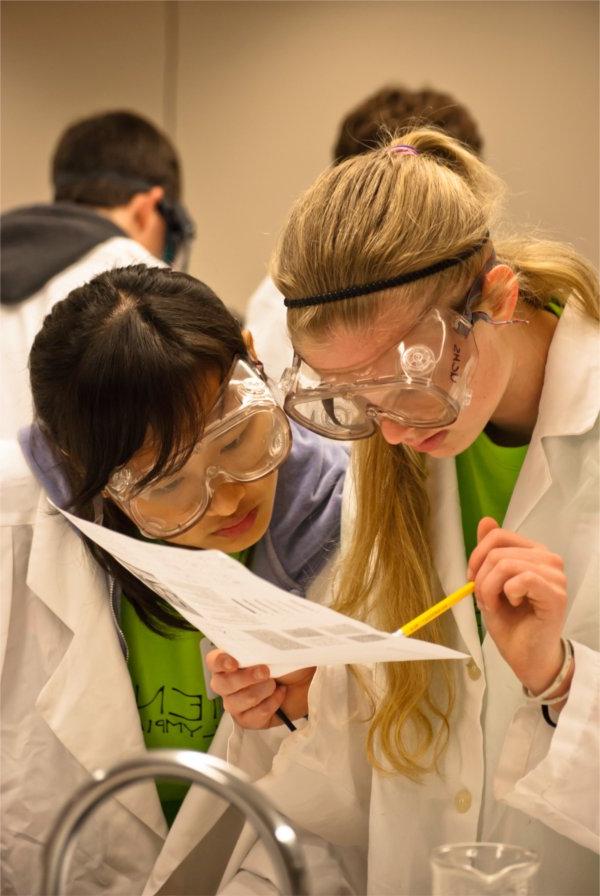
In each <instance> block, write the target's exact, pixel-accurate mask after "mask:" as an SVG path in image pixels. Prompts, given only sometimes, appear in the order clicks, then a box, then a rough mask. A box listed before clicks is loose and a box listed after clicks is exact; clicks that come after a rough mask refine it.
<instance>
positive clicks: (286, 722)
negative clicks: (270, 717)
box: [275, 709, 297, 731]
mask: <svg viewBox="0 0 600 896" xmlns="http://www.w3.org/2000/svg"><path fill="white" fill-rule="evenodd" d="M275 715H276V716H277V718H279V719H281V721H282V722H283V724H284V725H287V727H288V728H289V729H290V731H296V730H297V728H296V726H295V725H294V723H293V722H290V720H289V719H288V717H287V716H286V714H285V713H284V711H283V710H282V709H278V710H277V711H276V712H275Z"/></svg>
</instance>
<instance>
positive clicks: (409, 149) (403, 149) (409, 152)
mask: <svg viewBox="0 0 600 896" xmlns="http://www.w3.org/2000/svg"><path fill="white" fill-rule="evenodd" d="M393 152H399V153H400V154H401V155H403V156H418V155H419V150H418V149H415V148H414V146H407V145H406V143H399V144H398V146H392V148H391V149H390V154H391V153H393Z"/></svg>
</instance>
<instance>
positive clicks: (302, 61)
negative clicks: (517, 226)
mask: <svg viewBox="0 0 600 896" xmlns="http://www.w3.org/2000/svg"><path fill="white" fill-rule="evenodd" d="M2 18H3V29H2V51H3V52H2V81H3V86H2V91H3V93H2V207H3V208H7V207H10V206H12V205H15V204H18V203H23V202H29V201H32V200H37V199H40V198H42V199H45V198H47V197H48V195H49V192H48V184H47V166H48V156H49V153H50V151H51V147H52V145H53V143H54V141H55V140H56V138H57V136H58V134H59V133H60V131H61V130H62V129H63V128H64V126H65V125H66V124H67V123H68V122H69V121H70V120H72V119H73V118H74V117H77V116H80V115H84V114H88V113H90V112H93V111H96V110H100V109H106V108H109V107H117V106H118V107H129V108H133V109H136V110H138V111H140V112H142V113H143V114H146V115H149V116H150V117H152V118H153V119H154V120H155V121H156V122H157V123H158V124H161V125H163V126H165V127H166V128H167V129H168V130H169V132H170V133H171V134H172V136H173V137H174V139H175V140H176V142H177V144H178V146H179V148H180V151H181V154H182V159H183V163H184V170H185V179H186V202H187V204H188V206H189V207H190V209H191V211H192V213H193V214H194V216H195V217H196V220H197V223H198V231H199V239H198V242H197V245H196V247H195V251H194V255H193V260H192V273H194V274H196V275H197V276H200V277H202V278H203V279H205V280H206V281H207V282H208V283H209V284H210V285H211V286H213V288H214V289H216V291H217V292H219V294H220V295H221V296H222V297H223V298H224V299H225V300H226V301H227V302H229V303H230V304H232V305H234V306H236V307H237V308H239V309H243V307H244V305H245V303H246V300H247V298H248V295H249V294H250V292H251V291H252V289H253V288H254V286H255V285H256V283H257V282H258V280H259V279H260V278H261V276H262V275H263V273H264V271H265V267H266V262H267V259H268V256H269V253H270V250H271V248H272V245H273V240H274V236H275V234H276V233H277V230H278V228H279V226H280V225H281V222H282V220H283V218H284V215H285V212H286V209H287V207H288V206H289V204H290V202H291V201H292V199H293V198H294V196H295V195H296V194H297V193H298V192H299V191H300V190H301V189H303V188H304V187H305V186H307V185H308V184H309V183H310V182H311V180H312V179H313V178H314V176H315V175H316V174H317V173H318V171H319V170H320V169H321V168H322V167H323V166H324V165H325V164H326V163H327V162H328V158H329V151H330V147H331V144H332V142H333V136H334V132H335V129H336V126H337V123H338V121H339V118H340V117H341V115H342V114H344V113H345V112H346V111H347V110H348V109H349V108H350V107H351V106H352V105H353V104H354V103H355V102H356V101H357V100H360V99H362V98H363V97H364V96H366V95H367V94H368V93H369V92H370V91H372V90H374V89H375V88H377V87H379V86H381V85H382V84H384V83H388V82H392V81H402V82H404V83H406V84H407V85H409V86H412V87H417V86H421V85H423V84H424V83H427V84H430V85H432V86H435V87H444V88H446V89H447V90H449V91H450V92H452V93H454V94H455V95H456V96H457V97H458V98H460V99H461V100H462V101H463V102H465V103H466V104H467V105H468V106H469V107H470V108H471V110H472V111H473V113H474V114H475V116H476V117H477V119H478V120H479V122H480V125H481V129H482V132H483V133H484V135H485V137H486V144H487V158H488V160H489V161H490V162H491V163H492V164H493V165H494V166H495V167H496V168H497V169H498V171H499V172H500V173H501V174H502V175H503V176H504V177H505V178H506V180H507V182H508V185H509V190H510V197H509V207H508V210H509V212H510V214H511V216H512V217H513V218H514V219H515V220H516V221H519V222H523V221H528V222H531V223H533V224H536V225H538V224H539V225H542V226H543V227H545V228H546V229H547V230H549V231H550V233H551V234H553V235H555V236H557V237H560V238H564V239H567V240H570V241H571V242H573V243H574V244H575V245H576V246H577V247H578V248H579V249H580V250H581V251H583V252H585V253H586V254H587V255H588V257H590V258H592V259H593V260H595V261H597V253H598V167H597V159H598V130H599V128H598V36H597V35H598V28H597V24H598V5H597V4H596V3H595V2H560V0H559V2H505V0H500V2H496V0H490V2H487V0H484V2H477V0H476V2H412V0H411V2H383V3H380V2H206V3H205V2H195V0H190V2H181V3H179V2H175V0H172V2H131V3H130V2H123V0H121V2H108V3H105V2H93V0H92V2H42V3H38V2H22V0H19V2H11V0H8V2H4V3H3V4H2Z"/></svg>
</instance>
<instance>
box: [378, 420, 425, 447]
mask: <svg viewBox="0 0 600 896" xmlns="http://www.w3.org/2000/svg"><path fill="white" fill-rule="evenodd" d="M377 423H378V425H379V429H380V430H381V435H382V436H383V438H384V439H385V440H386V442H387V443H388V444H389V445H404V444H406V443H409V444H410V443H411V442H418V441H419V439H417V438H416V432H415V430H414V428H413V427H411V426H402V424H401V423H396V422H395V421H394V420H390V419H389V418H387V417H380V418H379V419H378V420H377Z"/></svg>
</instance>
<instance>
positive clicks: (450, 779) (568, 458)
mask: <svg viewBox="0 0 600 896" xmlns="http://www.w3.org/2000/svg"><path fill="white" fill-rule="evenodd" d="M598 374H599V351H598V336H597V330H596V327H595V326H594V325H592V324H591V323H590V322H589V321H587V320H583V319H582V318H581V317H580V316H579V314H578V313H576V312H575V310H574V309H571V308H567V309H566V311H565V312H564V314H563V315H562V318H561V320H560V321H559V324H558V326H557V329H556V332H555V335H554V339H553V342H552V346H551V348H550V353H549V357H548V362H547V366H546V375H545V382H544V389H543V395H542V399H541V404H540V410H539V416H538V421H537V425H536V428H535V431H534V433H533V436H532V440H531V444H530V448H529V450H528V453H527V456H526V459H525V462H524V465H523V468H522V470H521V473H520V476H519V479H518V482H517V484H516V487H515V490H514V493H513V496H512V499H511V502H510V506H509V508H508V512H507V515H506V518H505V520H504V526H505V527H506V528H507V529H511V530H513V531H516V532H520V533H522V534H523V535H526V536H528V537H530V538H532V539H535V540H536V541H539V542H541V543H543V544H545V545H546V546H547V547H548V548H549V549H550V550H552V551H554V552H556V553H558V554H560V555H561V556H562V557H563V559H564V561H565V572H566V575H567V579H568V598H569V606H568V613H567V619H566V624H565V629H564V634H565V636H566V637H568V638H570V639H571V640H572V641H573V644H574V648H575V658H576V669H575V675H574V678H573V682H572V686H571V691H570V695H569V698H568V701H567V703H566V705H565V706H564V708H563V710H562V712H561V713H560V715H559V717H558V726H557V727H556V728H555V729H553V728H551V727H550V726H549V725H548V724H547V723H546V721H545V720H544V718H543V716H542V713H541V709H540V707H539V706H537V705H529V704H527V703H526V701H525V699H524V697H523V693H522V689H521V685H520V683H519V681H518V680H517V678H516V677H515V675H514V674H513V672H512V671H511V669H510V668H509V666H508V665H507V664H506V663H505V662H504V660H503V659H502V658H501V656H500V654H499V652H498V650H497V648H496V645H495V644H494V642H493V641H492V639H491V638H490V637H489V636H487V637H485V639H484V642H483V645H481V644H480V643H479V639H478V634H477V626H476V622H475V615H474V612H473V605H472V602H471V601H470V600H465V601H463V602H462V603H460V604H458V605H457V606H456V607H454V609H453V611H452V612H453V617H454V638H453V643H452V645H451V646H455V647H456V648H458V649H459V650H462V651H464V652H465V653H468V654H470V656H471V659H469V660H468V661H465V662H462V661H461V662H460V668H459V669H458V679H459V699H458V705H457V706H456V709H455V711H454V714H453V717H452V720H451V735H450V741H449V745H448V749H447V751H446V753H445V754H444V757H443V762H442V768H441V774H440V775H436V774H432V775H429V776H428V777H427V778H426V779H425V781H424V782H423V783H421V784H419V783H414V782H412V781H410V780H408V779H407V778H405V777H402V776H400V775H383V774H380V773H378V772H375V771H373V769H372V768H371V767H370V766H369V764H368V763H367V760H366V756H365V747H364V744H365V735H366V730H367V726H368V723H367V722H365V721H361V719H365V718H367V717H368V715H369V713H368V704H367V703H366V701H365V698H364V695H363V692H362V690H361V689H360V688H359V686H358V684H357V682H356V680H355V679H354V678H353V677H352V675H351V674H350V673H349V672H348V671H347V670H346V669H345V668H343V667H336V668H322V669H319V670H318V671H317V674H316V675H315V678H314V680H313V684H312V686H311V690H310V694H309V722H308V724H307V725H306V727H305V728H303V730H302V731H299V732H298V733H296V734H293V735H291V736H290V737H289V738H287V739H286V740H285V741H284V743H283V744H282V746H281V748H280V749H279V752H278V753H277V755H276V757H275V760H274V763H273V767H272V770H271V772H270V773H269V774H268V775H267V776H265V777H263V778H262V779H260V780H259V781H258V786H259V787H260V788H261V790H263V791H264V792H265V793H266V794H267V795H268V796H270V797H271V799H272V800H273V801H274V802H275V804H276V805H277V806H278V808H279V809H280V810H281V811H283V812H286V813H287V814H288V815H289V817H290V818H291V820H292V821H293V822H295V823H297V824H299V825H301V826H303V827H305V828H307V829H308V830H310V831H311V832H313V833H314V834H315V835H318V836H320V837H323V838H324V839H326V840H328V841H329V842H332V843H334V844H337V845H338V846H340V847H343V848H344V849H345V850H346V851H347V852H349V853H353V854H354V856H355V858H357V860H358V869H355V871H356V873H355V875H354V878H353V881H354V886H355V889H356V892H357V893H361V894H364V893H367V894H373V896H385V894H388V896H400V894H403V896H419V894H423V896H426V894H430V893H431V882H430V871H429V853H430V851H431V849H432V848H433V847H434V846H437V845H439V844H442V843H449V842H455V843H456V842H465V841H476V840H477V841H479V840H491V841H503V842H508V843H515V844H518V845H521V846H524V847H528V848H532V849H534V850H536V851H537V852H538V853H539V855H540V859H541V869H540V873H539V881H538V885H537V892H538V893H540V894H543V896H570V894H586V896H589V894H597V893H598V879H599V878H598V872H599V865H598V855H597V852H598V845H599V835H598V823H599V806H598V794H599V790H600V788H599V780H598V764H599V755H600V745H599V722H600V705H599V704H600V662H599V655H598V653H597V649H598V577H599V563H598V546H599V531H598V412H599V406H600V391H599V390H598V381H599V377H598ZM430 486H431V506H432V513H433V529H434V551H435V560H436V568H437V572H438V575H439V578H440V582H441V585H442V588H443V590H444V592H445V593H449V592H451V591H453V590H454V589H456V588H457V587H459V586H460V585H461V584H463V582H464V581H465V578H466V558H465V550H464V543H463V536H462V525H461V517H460V507H459V501H458V488H457V480H456V472H455V464H454V460H453V459H451V458H450V459H444V460H441V461H437V460H436V461H433V462H432V471H431V477H430ZM351 502H352V496H350V503H351ZM366 674H367V675H371V676H373V677H374V679H375V681H377V680H378V675H379V671H378V669H377V668H375V669H369V670H366ZM257 736H260V735H256V734H254V733H252V732H243V731H241V730H239V729H236V730H235V732H234V735H233V736H232V740H231V743H230V751H229V759H230V760H231V761H233V762H236V761H237V760H239V759H240V758H241V755H242V753H243V752H245V753H246V755H247V753H248V750H249V746H248V744H249V742H250V741H252V740H253V739H255V738H256V737H257ZM252 842H253V837H252V835H251V834H250V832H248V831H246V832H244V835H243V836H242V838H241V839H240V843H239V844H238V847H237V850H236V853H235V855H234V857H233V859H232V862H231V864H230V868H229V871H228V873H227V875H226V877H225V881H224V883H225V885H224V887H223V892H224V893H227V894H236V896H237V894H246V893H273V892H275V889H274V887H273V886H272V885H271V883H270V882H269V881H270V879H271V875H270V873H269V871H268V869H267V866H266V864H265V862H264V855H263V854H262V852H261V850H259V849H257V848H253V847H252ZM361 861H362V866H361V864H360V863H361ZM240 867H241V868H243V869H245V870H242V871H241V872H240V873H238V876H237V877H234V875H235V873H236V871H238V869H239V868H240ZM361 868H362V870H361Z"/></svg>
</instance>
